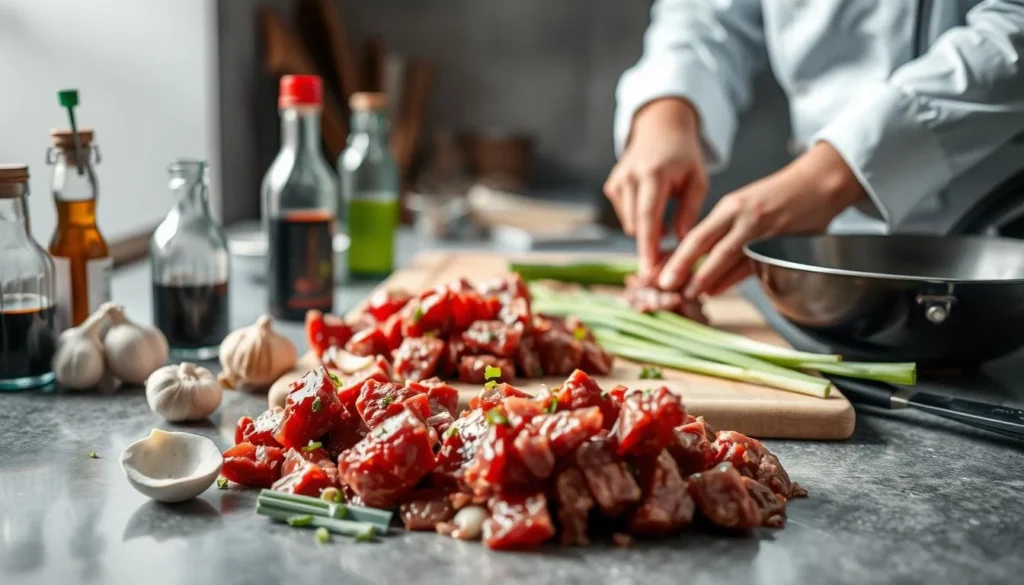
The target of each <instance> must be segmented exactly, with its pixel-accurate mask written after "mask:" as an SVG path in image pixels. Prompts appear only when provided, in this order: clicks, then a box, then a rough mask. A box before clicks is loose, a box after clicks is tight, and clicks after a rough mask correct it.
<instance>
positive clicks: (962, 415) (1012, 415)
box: [828, 376, 1024, 439]
mask: <svg viewBox="0 0 1024 585" xmlns="http://www.w3.org/2000/svg"><path fill="white" fill-rule="evenodd" d="M828 378H829V379H830V380H832V383H833V384H835V385H836V387H838V388H839V389H840V390H841V391H842V392H843V395H844V396H846V397H847V398H848V399H850V401H851V402H854V403H857V404H869V405H871V406H877V407H880V408H885V409H890V410H898V409H901V408H913V409H916V410H921V411H924V412H928V413H930V414H934V415H936V416H941V417H943V418H947V419H950V420H955V421H957V422H960V423H963V424H966V425H969V426H972V427H977V428H981V429H985V430H987V431H990V432H993V433H998V434H1000V435H1005V436H1009V437H1014V438H1017V439H1024V410H1020V409H1017V408H1010V407H1006V406H999V405H996V404H988V403H985V402H976V401H974V400H965V399H963V398H951V397H949V396H942V395H941V394H933V393H930V392H917V391H914V390H912V389H909V388H901V389H897V388H896V387H894V386H890V385H888V384H884V383H881V382H865V381H864V380H852V379H850V378H844V377H842V376H828Z"/></svg>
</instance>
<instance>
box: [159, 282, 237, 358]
mask: <svg viewBox="0 0 1024 585" xmlns="http://www.w3.org/2000/svg"><path fill="white" fill-rule="evenodd" d="M153 322H154V323H155V324H156V326H157V328H158V329H160V331H162V332H163V334H164V336H165V337H167V343H168V344H169V345H170V346H171V347H177V348H182V349H198V348H204V347H215V346H217V345H220V342H221V341H224V337H226V336H227V334H228V283H227V282H221V283H217V284H200V285H181V284H157V283H153Z"/></svg>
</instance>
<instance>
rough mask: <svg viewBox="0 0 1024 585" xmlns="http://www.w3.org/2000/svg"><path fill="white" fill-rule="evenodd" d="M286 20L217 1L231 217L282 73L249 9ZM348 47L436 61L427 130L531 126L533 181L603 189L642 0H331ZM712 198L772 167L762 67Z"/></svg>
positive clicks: (282, 6)
mask: <svg viewBox="0 0 1024 585" xmlns="http://www.w3.org/2000/svg"><path fill="white" fill-rule="evenodd" d="M260 6H269V7H273V8H275V9H277V10H278V11H279V13H280V14H281V15H282V16H285V17H288V18H290V17H291V16H292V12H293V11H294V7H293V5H292V3H291V2H290V1H289V0H218V29H219V41H218V42H219V51H220V53H219V68H220V77H219V79H220V102H221V108H220V126H221V130H222V150H223V152H222V157H221V160H222V167H223V168H222V169H221V170H222V173H221V185H222V192H223V194H224V201H225V209H224V212H225V219H226V220H228V221H231V220H237V219H242V218H250V217H256V215H257V214H258V211H259V198H258V192H259V182H260V178H261V177H262V175H263V171H264V170H265V169H266V167H267V165H268V164H269V163H270V160H271V159H272V158H273V155H274V153H275V152H276V150H277V140H278V122H277V114H276V110H275V105H274V104H275V99H276V81H275V80H274V79H272V78H271V77H269V76H267V75H266V74H265V73H264V72H263V69H262V47H261V43H260V40H259V31H258V27H257V22H256V13H257V9H258V8H259V7H260ZM339 7H340V8H341V11H342V15H343V18H344V20H345V24H346V26H347V28H348V32H349V35H350V37H351V38H352V41H353V46H354V47H356V48H361V47H362V45H363V43H364V41H365V40H366V39H367V38H369V37H370V36H372V35H380V36H381V37H382V38H383V40H384V42H385V44H386V45H387V47H388V50H393V51H397V52H399V53H402V54H404V55H406V56H411V57H417V58H425V59H430V60H432V61H433V62H434V63H435V64H436V67H437V69H436V70H437V73H436V78H435V86H434V92H433V95H432V96H431V101H430V104H429V108H428V118H427V122H426V128H425V131H424V136H425V137H429V136H430V134H431V132H432V129H433V128H437V127H439V126H445V127H448V128H452V129H455V130H464V129H497V130H504V131H517V132H526V133H529V134H532V135H533V136H534V137H535V139H536V143H537V153H536V154H537V160H536V162H535V173H534V175H535V182H536V184H537V186H538V188H541V189H544V190H545V191H550V190H552V189H565V190H566V191H567V192H568V191H572V192H577V193H579V192H582V193H586V194H589V195H590V196H591V197H593V198H595V199H599V198H600V188H601V184H602V183H603V182H604V179H605V176H606V175H607V173H608V170H609V169H610V168H611V166H612V164H613V163H614V154H613V152H612V140H611V124H612V113H613V111H614V106H615V97H614V91H615V84H616V82H617V80H618V77H619V75H620V74H621V73H622V71H623V70H624V69H625V68H627V67H629V66H630V65H631V64H633V63H634V62H635V61H636V59H637V58H638V57H639V55H640V50H641V42H642V37H643V32H644V29H645V28H646V26H647V23H648V18H649V15H648V13H649V9H650V2H646V1H638V0H515V1H509V0H429V1H424V0H374V1H366V0H339ZM756 95H757V106H756V107H755V108H754V109H753V110H752V111H751V112H750V113H749V114H748V115H747V116H746V117H745V119H744V123H743V124H742V128H741V132H740V136H739V137H738V139H737V147H736V153H735V155H734V159H733V164H732V166H731V167H730V168H729V169H727V170H726V171H725V172H724V173H723V174H721V175H720V176H719V177H716V178H715V179H713V183H712V191H713V194H714V196H715V197H717V196H719V195H721V194H722V193H724V192H727V191H729V190H731V189H734V188H736V187H738V186H740V185H742V184H744V183H746V182H748V181H749V180H751V179H754V178H756V177H758V176H761V175H763V174H765V173H767V172H770V171H771V170H773V169H775V168H778V167H779V166H780V165H782V164H784V163H785V161H786V160H788V154H787V153H786V150H785V142H786V137H787V136H788V118H787V115H786V109H785V104H784V101H783V99H782V96H781V94H780V93H779V90H778V88H777V87H776V86H775V84H774V82H773V81H772V80H771V79H770V77H769V76H767V75H765V76H763V78H762V79H760V80H759V82H758V84H757V91H756Z"/></svg>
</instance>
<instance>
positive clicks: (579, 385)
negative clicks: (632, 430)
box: [554, 370, 620, 429]
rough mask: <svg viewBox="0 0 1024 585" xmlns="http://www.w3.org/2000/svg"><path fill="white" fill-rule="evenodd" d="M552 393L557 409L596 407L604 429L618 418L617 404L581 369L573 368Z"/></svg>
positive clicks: (609, 426) (610, 426)
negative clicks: (555, 399) (556, 399)
mask: <svg viewBox="0 0 1024 585" xmlns="http://www.w3.org/2000/svg"><path fill="white" fill-rule="evenodd" d="M554 394H555V397H556V398H558V409H559V410H566V409H577V408H587V407H590V406H596V407H598V408H599V409H600V410H601V416H602V417H603V424H604V428H606V429H611V428H612V425H614V424H615V421H616V420H618V418H619V410H620V408H619V404H618V403H617V402H616V401H615V400H613V399H612V398H611V397H610V396H607V395H605V394H604V393H603V392H601V388H600V387H599V386H598V385H597V382H595V381H594V379H593V378H591V377H590V376H588V375H587V374H586V373H585V372H583V371H582V370H574V371H573V372H572V374H570V375H569V378H568V379H566V381H565V382H564V383H563V384H562V385H561V386H559V387H558V388H556V389H555V392H554Z"/></svg>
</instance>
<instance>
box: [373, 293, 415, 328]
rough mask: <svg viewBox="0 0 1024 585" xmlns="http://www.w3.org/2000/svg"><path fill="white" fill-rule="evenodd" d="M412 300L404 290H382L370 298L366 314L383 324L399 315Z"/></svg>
mask: <svg viewBox="0 0 1024 585" xmlns="http://www.w3.org/2000/svg"><path fill="white" fill-rule="evenodd" d="M411 300H412V295H411V294H410V293H409V291H406V290H402V289H390V290H389V289H381V290H378V291H377V292H375V293H374V294H373V296H371V297H370V300H369V301H368V302H367V303H366V308H365V310H366V312H367V313H369V314H371V315H373V318H374V319H376V320H377V321H378V322H379V323H383V322H384V321H386V320H387V319H388V318H389V317H391V316H392V315H397V314H398V312H399V311H401V310H402V307H404V306H405V305H406V303H408V302H409V301H411Z"/></svg>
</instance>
